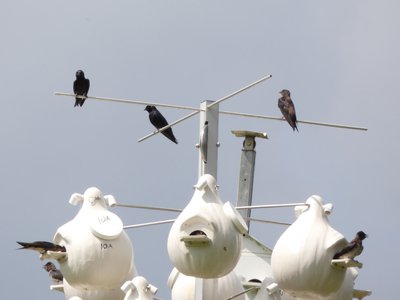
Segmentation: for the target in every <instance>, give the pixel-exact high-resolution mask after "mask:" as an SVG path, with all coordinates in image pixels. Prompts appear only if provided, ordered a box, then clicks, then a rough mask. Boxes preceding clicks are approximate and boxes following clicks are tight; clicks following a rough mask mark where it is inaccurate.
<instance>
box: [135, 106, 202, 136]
mask: <svg viewBox="0 0 400 300" xmlns="http://www.w3.org/2000/svg"><path fill="white" fill-rule="evenodd" d="M199 112H200V111H195V112H192V113H190V114H188V115H187V116H185V117H183V118H180V119H178V120H176V121H175V122H173V123H170V124H168V125H167V126H164V127H162V128H160V129H158V130H156V131H153V132H152V133H150V134H148V135H146V136H144V137H142V138H140V139H138V140H137V142H138V143H140V142H143V141H144V140H147V139H148V138H149V137H152V136H153V135H156V134H157V133H160V132H162V131H164V130H165V129H168V128H170V127H172V126H174V125H176V124H178V123H180V122H182V121H185V120H186V119H189V118H191V117H193V116H195V115H197V114H198V113H199Z"/></svg>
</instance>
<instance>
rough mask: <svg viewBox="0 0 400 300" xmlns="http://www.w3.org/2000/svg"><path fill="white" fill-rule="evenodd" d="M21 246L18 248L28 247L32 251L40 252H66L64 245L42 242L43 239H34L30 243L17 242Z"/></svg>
mask: <svg viewBox="0 0 400 300" xmlns="http://www.w3.org/2000/svg"><path fill="white" fill-rule="evenodd" d="M17 243H18V244H20V245H21V246H22V247H21V248H18V250H20V249H30V250H34V251H38V252H39V253H40V254H44V253H46V251H54V252H66V249H65V247H64V246H60V245H57V244H54V243H50V242H43V241H36V242H32V243H25V242H17Z"/></svg>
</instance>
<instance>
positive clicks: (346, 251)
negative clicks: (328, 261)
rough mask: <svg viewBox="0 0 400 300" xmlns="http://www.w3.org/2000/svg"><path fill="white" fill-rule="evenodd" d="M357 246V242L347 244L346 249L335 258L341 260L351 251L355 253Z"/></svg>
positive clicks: (337, 253)
mask: <svg viewBox="0 0 400 300" xmlns="http://www.w3.org/2000/svg"><path fill="white" fill-rule="evenodd" d="M356 246H357V243H355V242H350V243H349V244H347V246H346V247H344V248H343V249H342V250H340V251H338V252H336V254H335V256H334V257H333V258H335V259H336V258H340V257H341V256H343V255H345V254H346V253H349V252H351V251H353V250H354V249H355V247H356Z"/></svg>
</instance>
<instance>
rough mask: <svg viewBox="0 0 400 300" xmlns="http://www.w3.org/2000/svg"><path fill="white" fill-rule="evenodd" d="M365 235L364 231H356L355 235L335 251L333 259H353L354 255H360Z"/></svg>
mask: <svg viewBox="0 0 400 300" xmlns="http://www.w3.org/2000/svg"><path fill="white" fill-rule="evenodd" d="M366 237H367V235H366V234H365V233H364V231H359V232H357V234H356V237H355V238H354V239H353V240H352V241H351V242H350V243H348V244H347V246H345V247H344V248H343V249H342V250H340V251H338V252H336V254H335V255H334V256H333V259H344V258H349V259H354V257H356V256H358V255H360V254H361V252H362V251H363V249H364V247H363V244H362V241H363V240H364V239H365V238H366Z"/></svg>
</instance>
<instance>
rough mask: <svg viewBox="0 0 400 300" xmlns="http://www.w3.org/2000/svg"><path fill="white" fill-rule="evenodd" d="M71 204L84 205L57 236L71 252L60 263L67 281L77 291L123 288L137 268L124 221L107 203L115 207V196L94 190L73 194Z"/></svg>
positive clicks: (56, 238)
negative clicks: (124, 228)
mask: <svg viewBox="0 0 400 300" xmlns="http://www.w3.org/2000/svg"><path fill="white" fill-rule="evenodd" d="M70 203H72V204H74V205H76V204H78V203H82V206H81V209H80V210H79V212H78V214H77V215H76V216H75V218H74V219H72V220H71V221H70V222H68V223H66V224H64V225H63V226H61V227H60V228H58V230H57V232H56V234H55V236H54V242H55V243H56V244H59V245H62V246H65V248H66V250H67V251H66V252H67V258H66V259H64V260H60V269H61V272H62V273H63V275H64V278H65V279H66V280H67V281H68V283H69V284H70V285H71V286H73V287H74V288H77V289H88V290H92V289H102V290H105V289H119V288H120V287H121V285H122V284H123V283H124V282H125V281H126V280H128V279H129V278H132V277H133V275H134V265H133V247H132V244H131V241H130V239H129V237H128V235H127V234H126V233H125V231H124V230H123V225H122V221H121V220H120V218H119V217H118V216H117V215H115V214H114V213H112V212H110V211H108V209H107V204H111V205H113V204H115V199H114V197H112V196H103V194H102V192H101V191H100V190H99V189H97V188H94V187H93V188H89V189H87V190H86V192H85V193H84V195H80V194H73V195H72V196H71V199H70Z"/></svg>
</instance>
